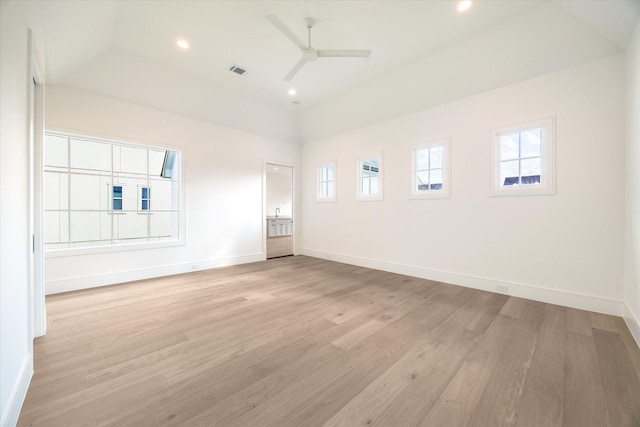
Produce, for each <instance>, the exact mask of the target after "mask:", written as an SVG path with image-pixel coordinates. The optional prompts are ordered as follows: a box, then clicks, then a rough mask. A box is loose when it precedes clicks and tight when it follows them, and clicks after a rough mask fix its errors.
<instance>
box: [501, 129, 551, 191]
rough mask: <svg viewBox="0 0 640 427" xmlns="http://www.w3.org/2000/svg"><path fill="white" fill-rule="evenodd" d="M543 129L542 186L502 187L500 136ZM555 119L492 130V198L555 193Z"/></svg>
mask: <svg viewBox="0 0 640 427" xmlns="http://www.w3.org/2000/svg"><path fill="white" fill-rule="evenodd" d="M538 127H540V128H542V143H541V147H540V149H541V159H540V168H541V171H540V172H541V173H540V184H539V185H537V184H536V185H513V186H506V187H504V186H501V185H500V145H499V143H498V135H500V134H503V133H507V132H512V131H521V130H526V129H530V128H538ZM554 154H555V117H554V116H549V117H545V118H542V119H539V120H533V121H529V122H525V123H519V124H515V125H509V126H504V127H500V128H494V129H491V187H490V192H489V194H490V195H491V196H528V195H545V194H553V193H555V173H554V172H555V160H554V157H555V156H554Z"/></svg>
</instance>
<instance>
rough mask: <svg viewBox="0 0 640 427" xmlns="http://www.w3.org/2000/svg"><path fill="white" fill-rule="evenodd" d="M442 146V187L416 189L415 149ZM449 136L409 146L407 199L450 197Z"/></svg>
mask: <svg viewBox="0 0 640 427" xmlns="http://www.w3.org/2000/svg"><path fill="white" fill-rule="evenodd" d="M438 146H442V189H441V190H427V191H418V190H417V189H416V184H417V183H416V150H420V149H431V148H433V147H438ZM450 169H451V138H441V139H438V140H433V141H431V142H427V143H424V144H416V145H412V146H411V168H410V169H409V170H410V171H411V180H410V181H411V191H410V193H409V199H413V200H421V199H447V198H449V197H451V173H450Z"/></svg>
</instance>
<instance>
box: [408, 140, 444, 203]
mask: <svg viewBox="0 0 640 427" xmlns="http://www.w3.org/2000/svg"><path fill="white" fill-rule="evenodd" d="M450 145H451V144H450V142H449V140H448V139H443V140H439V141H434V142H431V143H428V144H421V145H416V146H414V147H412V153H413V169H412V170H413V174H412V179H411V198H412V199H426V198H444V197H449V196H450V195H451V185H450V184H449V149H450Z"/></svg>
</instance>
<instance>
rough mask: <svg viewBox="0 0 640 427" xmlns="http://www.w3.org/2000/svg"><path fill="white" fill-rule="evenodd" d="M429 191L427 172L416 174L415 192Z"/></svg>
mask: <svg viewBox="0 0 640 427" xmlns="http://www.w3.org/2000/svg"><path fill="white" fill-rule="evenodd" d="M428 189H429V172H418V173H417V174H416V190H417V191H427V190H428Z"/></svg>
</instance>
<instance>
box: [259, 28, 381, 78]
mask: <svg viewBox="0 0 640 427" xmlns="http://www.w3.org/2000/svg"><path fill="white" fill-rule="evenodd" d="M267 19H268V20H269V22H271V23H272V24H273V26H274V27H276V28H277V29H278V30H280V32H281V33H282V34H283V35H284V36H285V37H286V38H288V39H289V40H291V41H292V42H293V44H295V45H296V46H297V47H298V49H300V50H301V51H302V58H300V61H298V63H297V64H296V65H295V66H294V67H293V68H292V69H291V71H289V74H287V75H286V76H285V78H284V81H285V82H289V81H291V80H293V78H294V77H295V76H296V74H298V71H300V69H301V68H302V67H303V66H304V64H306V63H307V62H311V61H315V60H316V59H318V58H368V57H370V56H371V51H370V50H369V49H314V48H313V47H312V46H311V28H313V25H314V24H315V23H316V21H315V19H313V18H305V20H304V21H305V22H306V24H307V33H308V43H307V45H306V46H305V44H304V43H303V42H302V40H300V39H299V38H298V36H296V35H295V34H294V33H293V32H292V31H291V30H290V29H289V28H287V26H286V25H284V24H283V23H282V21H280V19H278V17H277V16H275V15H267Z"/></svg>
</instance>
